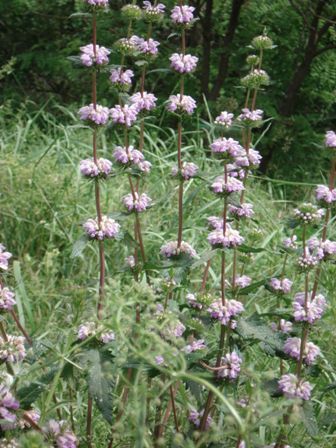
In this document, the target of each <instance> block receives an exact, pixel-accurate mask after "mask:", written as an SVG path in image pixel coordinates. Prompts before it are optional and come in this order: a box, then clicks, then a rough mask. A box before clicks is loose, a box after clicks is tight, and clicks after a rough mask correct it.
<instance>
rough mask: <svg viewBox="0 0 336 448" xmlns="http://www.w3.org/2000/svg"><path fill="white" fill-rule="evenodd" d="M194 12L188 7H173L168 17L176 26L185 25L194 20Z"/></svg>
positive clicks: (193, 9) (192, 8)
mask: <svg viewBox="0 0 336 448" xmlns="http://www.w3.org/2000/svg"><path fill="white" fill-rule="evenodd" d="M194 11H195V8H194V7H193V6H188V5H179V6H174V8H173V9H172V12H171V15H170V17H171V19H172V21H173V22H174V23H176V24H178V25H187V24H190V23H191V22H192V21H193V20H194Z"/></svg>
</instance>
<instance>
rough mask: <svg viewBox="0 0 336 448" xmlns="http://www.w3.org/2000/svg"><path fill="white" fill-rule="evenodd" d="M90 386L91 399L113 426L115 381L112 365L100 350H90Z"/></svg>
mask: <svg viewBox="0 0 336 448" xmlns="http://www.w3.org/2000/svg"><path fill="white" fill-rule="evenodd" d="M87 355H88V357H87V359H88V361H89V371H88V385H89V392H90V395H91V397H92V398H93V399H94V401H95V403H96V405H97V408H98V409H99V411H100V412H101V414H102V416H103V417H104V418H105V419H106V420H107V422H108V423H109V424H112V414H113V405H112V402H113V401H112V391H113V388H114V380H113V377H112V368H111V367H112V364H111V362H110V361H109V360H108V359H107V357H106V356H104V354H103V353H102V352H100V351H98V350H89V351H88V353H87Z"/></svg>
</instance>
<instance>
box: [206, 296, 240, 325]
mask: <svg viewBox="0 0 336 448" xmlns="http://www.w3.org/2000/svg"><path fill="white" fill-rule="evenodd" d="M207 311H208V313H210V316H211V317H212V318H213V319H216V320H218V321H219V322H220V323H221V324H222V325H229V326H230V328H235V327H236V321H235V320H233V319H232V318H233V317H236V316H238V315H239V314H241V313H242V312H243V311H244V305H243V304H242V303H241V302H239V301H238V300H234V299H231V300H226V301H225V304H224V305H223V303H222V301H221V299H218V300H215V301H214V302H212V303H211V305H210V306H209V308H208V310H207Z"/></svg>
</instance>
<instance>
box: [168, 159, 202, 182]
mask: <svg viewBox="0 0 336 448" xmlns="http://www.w3.org/2000/svg"><path fill="white" fill-rule="evenodd" d="M197 171H198V166H197V165H195V163H192V162H183V163H182V169H181V171H179V169H178V167H177V166H174V167H173V168H172V171H171V173H172V176H173V177H176V176H178V175H179V174H180V176H181V177H182V178H183V179H184V180H189V179H191V178H192V177H195V176H196V174H197Z"/></svg>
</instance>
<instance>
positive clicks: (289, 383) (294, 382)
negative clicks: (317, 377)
mask: <svg viewBox="0 0 336 448" xmlns="http://www.w3.org/2000/svg"><path fill="white" fill-rule="evenodd" d="M279 388H280V390H281V392H282V393H283V394H284V395H285V396H286V397H288V398H302V399H303V400H309V399H310V394H311V391H312V389H313V387H312V386H311V384H310V383H309V382H308V381H304V380H303V379H300V380H299V379H298V378H297V376H296V375H293V374H292V373H289V374H286V375H282V377H281V378H280V380H279Z"/></svg>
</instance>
